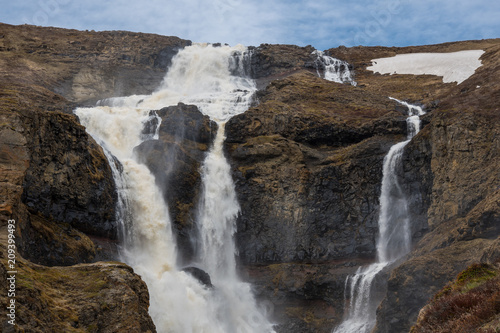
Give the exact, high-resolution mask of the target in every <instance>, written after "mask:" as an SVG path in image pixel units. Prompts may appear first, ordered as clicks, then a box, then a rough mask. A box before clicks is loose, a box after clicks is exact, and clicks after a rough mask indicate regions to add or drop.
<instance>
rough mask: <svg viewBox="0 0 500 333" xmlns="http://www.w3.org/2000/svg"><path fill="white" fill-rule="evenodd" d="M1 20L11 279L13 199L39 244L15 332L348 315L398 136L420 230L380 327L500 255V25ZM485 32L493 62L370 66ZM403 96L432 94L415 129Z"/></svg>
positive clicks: (22, 261) (336, 321) (208, 325)
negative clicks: (276, 40) (388, 32)
mask: <svg viewBox="0 0 500 333" xmlns="http://www.w3.org/2000/svg"><path fill="white" fill-rule="evenodd" d="M0 37H1V38H0V74H1V75H0V89H1V90H0V107H1V117H2V126H1V130H0V138H1V142H2V154H1V156H2V160H1V163H2V164H1V165H2V168H1V172H2V175H3V176H2V179H3V181H2V183H1V184H2V187H1V189H2V193H3V200H4V201H3V202H2V203H0V214H1V215H2V230H0V234H1V237H2V242H1V244H2V248H1V251H2V252H1V253H2V261H1V262H2V266H1V267H2V270H1V271H2V276H3V277H4V278H2V281H3V282H2V283H6V277H7V272H8V271H9V270H8V269H6V258H7V256H6V253H7V252H6V242H5V237H6V235H7V232H6V228H7V225H6V224H7V221H8V220H15V221H16V225H17V230H16V246H17V251H18V260H17V267H16V269H17V276H16V278H17V285H16V288H17V290H16V291H17V293H16V294H17V295H16V302H17V303H18V304H19V306H18V307H17V310H16V311H17V312H16V319H17V326H16V327H10V326H8V324H7V323H6V322H4V321H2V329H3V330H5V331H6V332H7V329H12V330H13V331H15V330H27V331H30V332H45V331H51V330H52V331H68V332H80V331H82V332H84V331H87V332H89V331H90V332H120V331H124V332H125V331H126V332H134V331H136V332H148V331H149V332H155V331H157V332H168V331H172V332H198V331H202V330H203V329H205V330H206V331H215V332H221V331H222V332H226V331H227V332H235V331H236V332H237V331H241V332H257V331H258V332H265V331H273V330H274V331H275V332H331V331H332V329H334V328H335V327H337V326H339V325H341V323H342V320H343V318H344V289H345V282H346V279H347V278H348V277H349V276H351V277H352V276H353V274H355V272H356V271H357V270H358V268H359V267H363V266H364V267H366V266H369V265H373V264H374V263H376V262H377V261H381V258H380V256H379V258H378V259H377V253H379V252H380V249H377V247H378V244H377V237H379V236H378V235H379V230H380V228H379V225H378V222H379V214H380V211H381V209H383V208H382V206H383V204H382V202H381V201H382V200H381V199H380V198H381V194H382V192H383V186H382V182H383V174H384V172H383V167H384V157H385V156H386V155H387V154H388V153H389V151H390V149H391V147H393V146H394V145H395V144H397V143H398V142H405V147H404V150H403V151H401V155H400V156H399V157H400V163H401V165H400V166H401V167H400V168H399V169H398V171H397V172H396V175H395V176H396V178H397V179H398V181H399V183H400V184H401V191H402V192H403V193H404V196H405V198H406V201H407V203H408V214H409V216H410V230H409V231H410V232H409V235H408V237H409V239H410V241H411V246H409V247H407V249H406V250H401V251H400V252H406V251H408V253H407V254H406V255H405V256H404V260H401V261H397V263H395V264H394V265H391V267H390V268H391V269H390V270H386V271H385V272H384V274H385V275H386V278H385V279H384V283H386V285H387V287H386V290H385V291H383V292H381V293H380V299H381V300H382V301H381V303H380V305H378V306H377V309H376V316H375V323H374V325H375V327H374V329H373V331H374V332H404V331H407V332H408V331H410V329H411V327H412V326H413V325H415V329H418V327H422V326H421V325H420V324H419V322H420V320H421V316H420V317H419V312H420V311H421V309H422V308H424V307H425V306H426V304H427V302H428V301H429V300H430V299H431V298H432V297H433V295H434V294H435V293H436V292H438V291H439V290H440V289H441V288H442V287H444V286H445V285H446V284H447V283H448V282H449V281H452V280H454V278H455V277H456V276H457V274H459V273H460V272H461V271H463V270H464V269H466V268H467V267H468V266H469V265H471V264H474V263H483V264H485V265H486V264H488V265H491V267H496V266H495V265H497V264H498V258H499V257H500V254H499V252H498V235H499V229H498V222H499V211H500V205H499V199H500V197H499V184H500V182H499V173H498V165H499V160H498V159H499V158H498V156H499V154H498V151H499V147H500V144H499V137H500V136H499V135H498V133H499V121H498V115H499V110H498V100H500V95H499V91H500V89H499V87H498V83H497V80H496V78H497V77H498V75H499V71H500V42H499V41H498V39H497V40H483V41H466V42H456V43H446V44H440V45H429V46H415V47H407V48H385V47H353V48H345V47H338V48H333V49H329V50H325V52H324V53H322V52H319V51H317V50H314V49H313V48H312V47H308V46H306V47H298V46H293V45H269V44H263V45H260V46H258V47H248V48H243V47H240V46H236V47H229V46H227V45H209V44H208V45H205V44H192V43H191V42H190V41H186V40H182V39H179V38H176V37H164V36H157V35H148V34H135V33H128V32H83V31H76V30H64V29H55V28H39V27H32V26H17V27H16V26H9V25H4V24H1V25H0ZM466 50H476V51H477V50H482V51H483V52H482V53H480V54H478V55H477V57H480V58H479V60H480V62H481V66H480V67H478V68H477V69H476V70H475V72H474V73H473V74H471V75H470V76H469V77H468V78H466V79H465V80H463V82H461V83H459V84H457V83H456V82H443V80H442V79H441V77H439V76H435V75H420V74H415V75H413V74H397V73H396V74H394V73H392V75H384V74H378V73H375V72H373V71H370V70H369V69H368V67H369V66H370V65H371V64H372V63H371V61H372V60H373V59H380V58H388V57H393V56H395V55H399V54H401V55H402V54H418V53H434V52H439V53H452V52H459V51H466ZM250 55H251V56H250ZM325 56H328V57H333V58H326V59H327V60H325V58H323V57H325ZM320 59H323V61H320ZM330 59H340V60H338V61H333V62H331V60H330ZM331 65H333V68H334V69H336V70H337V71H338V72H336V73H333V74H330V73H331V72H329V70H330V69H331V68H332V67H328V66H331ZM187 68H190V69H191V70H189V71H187V70H186V69H187ZM203 73H209V74H208V75H207V76H203ZM126 96H128V97H126ZM389 97H393V98H394V99H397V100H393V99H390V98H389ZM98 101H99V102H98ZM399 101H408V102H410V103H412V104H419V105H422V106H423V107H424V109H425V110H426V112H427V113H426V114H425V115H422V116H421V130H420V132H419V133H418V134H417V135H415V136H414V137H413V138H412V139H411V141H406V140H405V138H407V137H408V135H409V133H408V132H409V131H408V129H407V122H406V118H407V115H406V113H407V108H406V106H404V105H402V104H401V103H400V102H399ZM96 103H97V104H96ZM96 105H97V106H96ZM247 109H248V110H247ZM73 110H76V111H75V114H76V116H75V115H74V114H73ZM77 116H78V117H77ZM84 126H85V127H84ZM87 132H88V133H89V134H90V135H88V134H87ZM224 137H225V139H224ZM101 146H102V148H101ZM214 179H218V180H219V181H218V182H215V181H214ZM146 184H148V185H147V186H146ZM216 184H218V185H217V186H215V185H216ZM138 188H147V191H145V192H144V193H148V194H147V195H144V196H142V195H141V196H139V195H137V193H138V192H137V189H138ZM224 207H225V208H224ZM132 221H135V222H133V224H131V223H132ZM213 221H221V222H223V223H222V225H217V224H210V223H211V222H213ZM121 222H124V224H123V225H121ZM153 222H154V223H153ZM4 223H5V224H4ZM136 223H139V224H136ZM193 240H196V241H193ZM222 254H224V255H222ZM382 261H383V260H382ZM389 261H390V260H389ZM123 262H125V264H124V263H123ZM129 265H130V266H129ZM143 281H144V282H143ZM385 281H386V282H385ZM2 288H3V286H2ZM186 291H187V293H186ZM186 295H187V296H186ZM1 297H2V304H6V302H7V301H8V298H7V297H6V295H4V294H2V295H1ZM172 300H174V301H172ZM2 311H5V307H2ZM422 313H423V312H422ZM1 314H2V316H3V317H4V318H6V317H5V315H4V312H2V313H1ZM417 319H418V321H419V322H417ZM497 323H498V313H497V314H494V315H492V316H491V317H489V318H488V319H487V320H485V322H484V323H483V324H481V325H483V326H481V327H479V328H477V330H479V331H480V329H484V330H485V331H487V329H489V328H491V327H496V326H495V325H497ZM488 325H489V326H488Z"/></svg>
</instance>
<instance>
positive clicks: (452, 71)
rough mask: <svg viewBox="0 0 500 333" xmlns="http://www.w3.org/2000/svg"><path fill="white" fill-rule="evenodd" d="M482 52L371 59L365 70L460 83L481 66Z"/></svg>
mask: <svg viewBox="0 0 500 333" xmlns="http://www.w3.org/2000/svg"><path fill="white" fill-rule="evenodd" d="M483 53H484V51H483V50H468V51H459V52H450V53H407V54H398V55H396V56H394V57H390V58H379V59H373V60H372V63H373V65H372V66H369V67H367V68H366V69H368V70H370V71H373V72H378V73H380V74H413V75H423V74H431V75H437V76H442V77H443V82H444V83H449V82H457V84H459V83H462V82H463V81H465V80H466V79H468V78H469V77H470V76H471V75H472V74H474V72H475V71H476V69H477V68H479V67H480V66H481V65H482V64H481V61H480V60H479V57H481V55H482V54H483Z"/></svg>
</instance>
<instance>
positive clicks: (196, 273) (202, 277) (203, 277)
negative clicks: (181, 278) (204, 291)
mask: <svg viewBox="0 0 500 333" xmlns="http://www.w3.org/2000/svg"><path fill="white" fill-rule="evenodd" d="M182 270H183V271H184V272H186V273H189V274H190V275H191V276H192V277H194V278H195V279H196V280H198V281H200V283H201V284H203V285H204V286H206V287H208V288H213V285H212V280H211V279H210V275H209V274H208V273H207V272H205V271H204V270H202V269H200V268H198V267H186V268H183V269H182Z"/></svg>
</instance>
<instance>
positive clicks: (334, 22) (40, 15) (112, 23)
mask: <svg viewBox="0 0 500 333" xmlns="http://www.w3.org/2000/svg"><path fill="white" fill-rule="evenodd" d="M0 1H1V2H3V4H1V5H0V22H3V23H8V24H15V25H18V24H25V23H27V24H34V25H39V26H53V27H62V28H71V29H78V30H95V31H102V30H127V31H134V32H145V33H157V34H161V35H166V36H177V37H180V38H183V39H189V40H191V41H193V42H209V43H227V44H230V45H236V44H244V45H247V46H250V45H252V46H258V45H260V44H262V43H270V44H295V45H299V46H306V45H312V46H314V47H315V48H316V49H319V50H325V49H328V48H332V47H337V46H339V45H345V46H349V47H350V46H357V45H365V46H375V45H382V46H408V45H426V44H437V43H443V42H451V41H459V40H469V39H484V38H500V19H499V18H500V1H496V0H381V1H375V0H351V1H347V0H344V1H339V0H315V1H311V0H309V1H307V0H265V1H259V0H149V1H147V0H146V1H144V0H141V1H139V0H135V1H130V0H109V1H105V0H86V1H77V0H24V1H11V0H0Z"/></svg>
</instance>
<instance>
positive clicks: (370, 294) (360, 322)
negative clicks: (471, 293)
mask: <svg viewBox="0 0 500 333" xmlns="http://www.w3.org/2000/svg"><path fill="white" fill-rule="evenodd" d="M391 99H392V100H395V101H396V102H398V103H401V104H403V105H405V106H406V107H407V108H408V118H407V119H406V122H407V128H408V137H407V139H406V140H405V141H402V142H399V143H397V144H395V145H393V146H392V147H391V148H390V149H389V152H388V153H387V155H386V156H385V158H384V164H383V170H382V173H383V174H382V191H381V194H380V213H379V219H378V226H379V236H378V239H377V262H375V263H373V264H371V265H369V266H366V267H359V268H358V270H357V271H356V273H355V274H354V275H353V276H348V277H347V279H346V284H345V288H346V299H347V298H348V299H349V306H348V312H347V316H346V318H345V319H344V321H343V322H342V323H341V324H340V325H339V326H338V327H337V328H335V329H334V330H333V332H334V333H368V332H371V330H372V329H373V327H374V326H375V323H376V310H377V307H378V305H379V303H380V301H381V297H379V296H380V295H375V293H374V292H375V291H376V290H375V289H376V288H375V281H376V280H377V277H378V276H379V275H380V273H381V272H382V271H383V270H384V268H386V267H387V266H389V265H390V264H391V263H394V262H395V261H396V260H398V259H400V258H402V257H403V256H405V255H406V254H407V253H409V252H410V249H411V228H410V217H409V214H408V202H407V200H406V197H405V195H404V192H403V189H402V187H401V184H400V183H399V180H398V177H397V172H396V170H397V168H400V167H401V156H402V154H403V150H404V147H405V146H406V145H407V144H408V142H410V140H411V139H412V138H413V136H415V135H416V134H417V133H418V131H419V130H420V117H419V116H421V115H423V114H424V113H425V112H424V111H423V110H422V108H420V107H419V106H415V105H411V104H408V103H406V102H403V101H400V100H397V99H395V98H392V97H391ZM347 296H348V297H347Z"/></svg>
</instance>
